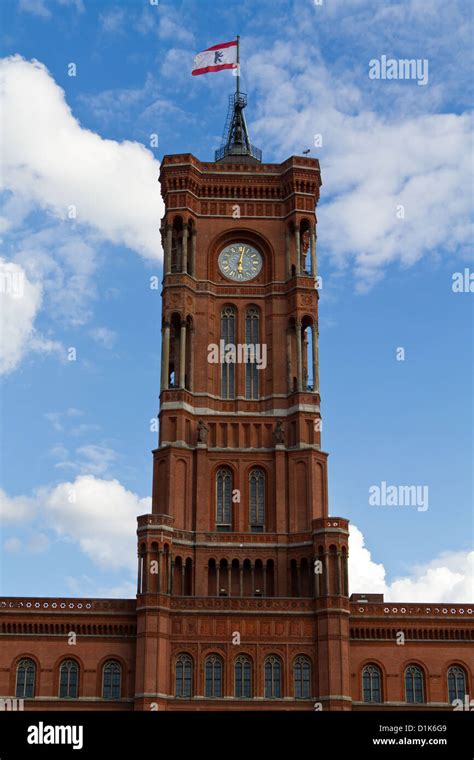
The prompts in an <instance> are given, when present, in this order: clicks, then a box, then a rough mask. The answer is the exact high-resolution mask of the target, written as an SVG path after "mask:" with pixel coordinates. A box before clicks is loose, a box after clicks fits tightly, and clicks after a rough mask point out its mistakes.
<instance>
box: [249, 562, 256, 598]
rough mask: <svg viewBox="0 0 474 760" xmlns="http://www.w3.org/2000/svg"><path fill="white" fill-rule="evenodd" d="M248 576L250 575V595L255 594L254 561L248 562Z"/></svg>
mask: <svg viewBox="0 0 474 760" xmlns="http://www.w3.org/2000/svg"><path fill="white" fill-rule="evenodd" d="M250 577H251V581H250V583H251V587H250V593H251V596H253V595H254V594H255V563H254V562H251V563H250Z"/></svg>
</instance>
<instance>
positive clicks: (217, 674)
mask: <svg viewBox="0 0 474 760" xmlns="http://www.w3.org/2000/svg"><path fill="white" fill-rule="evenodd" d="M205 676H206V685H205V695H206V697H214V698H219V697H222V660H221V658H220V657H219V656H218V655H217V654H211V655H209V657H206V664H205Z"/></svg>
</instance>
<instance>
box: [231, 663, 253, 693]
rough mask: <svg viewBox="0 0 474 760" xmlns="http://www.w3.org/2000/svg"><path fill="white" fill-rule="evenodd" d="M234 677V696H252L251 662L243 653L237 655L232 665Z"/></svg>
mask: <svg viewBox="0 0 474 760" xmlns="http://www.w3.org/2000/svg"><path fill="white" fill-rule="evenodd" d="M234 679H235V689H234V693H235V696H236V697H240V698H250V697H252V663H251V662H250V658H249V657H246V656H245V655H240V656H239V657H237V659H236V660H235V666H234Z"/></svg>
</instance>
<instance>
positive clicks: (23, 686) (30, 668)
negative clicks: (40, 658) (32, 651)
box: [15, 658, 36, 699]
mask: <svg viewBox="0 0 474 760" xmlns="http://www.w3.org/2000/svg"><path fill="white" fill-rule="evenodd" d="M35 686H36V665H35V663H34V662H33V660H30V659H29V658H25V659H24V660H20V662H19V663H18V665H17V668H16V690H15V696H16V697H20V698H21V699H30V698H32V697H34V696H35Z"/></svg>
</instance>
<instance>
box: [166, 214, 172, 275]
mask: <svg viewBox="0 0 474 760" xmlns="http://www.w3.org/2000/svg"><path fill="white" fill-rule="evenodd" d="M172 245H173V228H172V226H171V224H167V225H166V241H165V274H171V248H172Z"/></svg>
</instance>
